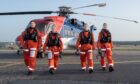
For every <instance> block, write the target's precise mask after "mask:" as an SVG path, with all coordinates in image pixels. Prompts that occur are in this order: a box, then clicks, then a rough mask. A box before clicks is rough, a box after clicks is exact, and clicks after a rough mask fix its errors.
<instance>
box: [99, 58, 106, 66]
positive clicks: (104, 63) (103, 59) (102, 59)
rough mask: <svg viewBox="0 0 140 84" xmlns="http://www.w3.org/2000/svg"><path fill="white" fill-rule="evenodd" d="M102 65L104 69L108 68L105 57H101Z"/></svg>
mask: <svg viewBox="0 0 140 84" xmlns="http://www.w3.org/2000/svg"><path fill="white" fill-rule="evenodd" d="M100 63H101V66H102V67H106V62H105V57H101V60H100Z"/></svg>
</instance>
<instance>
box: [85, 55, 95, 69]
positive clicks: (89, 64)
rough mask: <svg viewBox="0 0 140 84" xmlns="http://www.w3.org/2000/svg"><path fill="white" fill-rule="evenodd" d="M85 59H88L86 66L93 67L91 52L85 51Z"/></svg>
mask: <svg viewBox="0 0 140 84" xmlns="http://www.w3.org/2000/svg"><path fill="white" fill-rule="evenodd" d="M86 56H87V60H88V66H89V69H93V66H94V63H93V54H92V53H87V54H86Z"/></svg>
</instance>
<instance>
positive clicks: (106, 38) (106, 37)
mask: <svg viewBox="0 0 140 84" xmlns="http://www.w3.org/2000/svg"><path fill="white" fill-rule="evenodd" d="M100 42H101V43H107V42H109V43H111V33H110V32H109V31H108V30H107V29H103V30H102V31H101V39H100Z"/></svg>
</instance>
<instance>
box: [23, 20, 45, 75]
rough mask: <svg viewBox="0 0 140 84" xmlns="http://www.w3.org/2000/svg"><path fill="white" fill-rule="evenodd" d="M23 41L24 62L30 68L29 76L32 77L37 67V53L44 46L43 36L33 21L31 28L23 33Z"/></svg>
mask: <svg viewBox="0 0 140 84" xmlns="http://www.w3.org/2000/svg"><path fill="white" fill-rule="evenodd" d="M23 40H24V50H23V51H24V62H25V65H26V66H27V68H28V75H32V74H33V72H34V70H35V66H36V57H37V52H38V49H39V48H40V47H41V45H42V40H41V36H40V35H39V31H38V30H37V28H36V23H35V22H34V21H31V22H30V27H28V28H27V29H26V30H25V31H24V32H23Z"/></svg>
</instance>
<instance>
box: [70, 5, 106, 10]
mask: <svg viewBox="0 0 140 84" xmlns="http://www.w3.org/2000/svg"><path fill="white" fill-rule="evenodd" d="M93 6H98V7H104V6H106V3H99V4H92V5H87V6H81V7H77V8H73V9H72V10H77V9H81V8H87V7H93Z"/></svg>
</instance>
